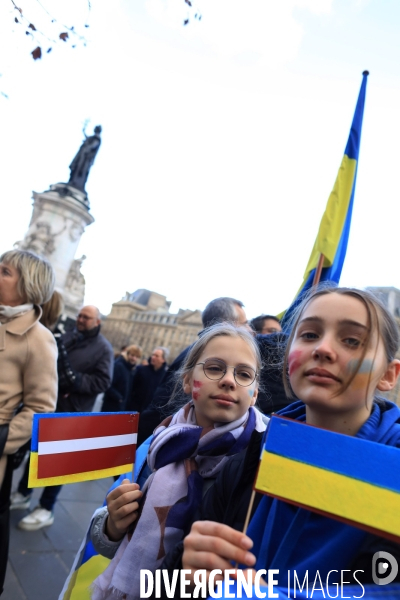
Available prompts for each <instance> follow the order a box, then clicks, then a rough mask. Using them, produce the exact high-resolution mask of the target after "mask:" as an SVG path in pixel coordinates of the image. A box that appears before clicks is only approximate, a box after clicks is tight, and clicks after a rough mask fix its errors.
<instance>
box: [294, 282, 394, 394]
mask: <svg viewBox="0 0 400 600" xmlns="http://www.w3.org/2000/svg"><path fill="white" fill-rule="evenodd" d="M326 294H339V295H343V296H351V297H352V298H356V299H357V300H359V301H360V302H362V304H363V305H364V306H365V308H366V311H367V320H368V322H367V327H368V332H367V336H366V338H365V340H364V344H363V349H362V352H361V356H360V358H359V360H358V363H357V367H356V369H355V370H354V372H353V373H352V374H351V376H350V377H349V378H348V379H347V380H346V381H344V383H343V385H342V386H341V388H340V389H339V391H338V393H337V395H339V394H342V393H343V392H344V391H345V390H347V388H348V387H349V385H350V384H351V382H352V381H353V379H354V378H355V376H356V375H357V373H358V371H359V369H360V367H361V364H362V362H363V360H364V357H365V354H366V353H367V351H368V348H369V347H370V343H371V339H372V336H373V334H374V332H375V331H376V333H377V345H376V349H375V355H374V360H375V357H376V352H377V350H378V344H379V340H382V342H383V345H384V348H385V354H386V360H387V361H388V363H390V362H392V360H393V359H394V358H395V356H396V352H397V350H398V348H399V343H400V336H399V328H398V325H397V323H396V321H395V320H394V318H393V317H392V315H391V314H390V313H389V311H388V310H387V308H386V307H385V306H384V304H382V302H381V301H380V300H378V298H376V296H374V295H373V294H371V292H368V291H366V290H358V289H356V288H345V287H337V288H335V287H316V288H312V289H311V290H310V292H309V293H308V294H307V295H306V296H305V298H304V299H303V300H302V302H301V304H300V305H299V307H298V308H297V310H296V312H295V314H294V316H293V320H292V327H291V333H290V335H289V339H288V341H287V346H286V352H285V358H284V362H283V385H284V388H285V392H286V394H287V396H288V397H289V398H293V396H294V395H293V391H292V389H291V386H290V381H289V378H288V356H289V352H290V347H291V345H292V342H293V339H294V336H295V334H296V330H297V326H298V324H299V321H300V319H301V316H302V314H303V313H304V311H305V309H306V308H307V306H309V304H310V303H311V302H312V301H313V300H314V299H315V298H318V297H320V296H325V295H326ZM370 377H371V374H370ZM368 386H369V381H368V385H367V389H368Z"/></svg>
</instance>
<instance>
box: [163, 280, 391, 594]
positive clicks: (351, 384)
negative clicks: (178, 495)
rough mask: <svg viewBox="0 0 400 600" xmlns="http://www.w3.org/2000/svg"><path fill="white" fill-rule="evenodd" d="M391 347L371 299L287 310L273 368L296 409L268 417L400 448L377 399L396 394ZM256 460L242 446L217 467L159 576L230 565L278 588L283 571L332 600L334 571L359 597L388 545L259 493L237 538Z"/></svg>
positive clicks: (316, 297) (340, 291)
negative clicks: (197, 514) (323, 585)
mask: <svg viewBox="0 0 400 600" xmlns="http://www.w3.org/2000/svg"><path fill="white" fill-rule="evenodd" d="M398 347H399V328H398V325H397V323H396V322H395V321H394V319H393V318H392V316H391V315H390V314H389V313H388V311H387V310H386V308H385V307H384V306H383V305H382V304H381V303H380V302H379V301H378V300H377V299H376V298H375V297H374V296H373V295H372V294H370V293H368V292H365V291H361V290H356V289H347V288H328V289H327V288H325V289H324V288H322V289H317V290H313V291H312V292H311V294H310V295H309V296H308V297H307V298H306V299H305V300H304V301H303V303H302V304H301V305H300V307H299V309H298V311H297V315H296V317H295V319H294V324H293V326H292V331H291V335H290V337H289V339H288V345H287V349H286V356H285V361H284V368H283V377H284V381H285V385H286V386H287V391H288V393H290V394H291V396H292V398H298V399H299V400H298V401H296V402H294V403H293V404H291V405H290V406H288V407H287V408H285V409H283V410H282V411H280V412H279V413H278V414H280V415H282V416H285V417H287V418H290V419H294V420H297V421H302V422H305V423H308V424H310V425H313V426H316V427H321V428H324V429H327V430H330V431H333V432H337V433H341V434H345V435H350V436H354V437H357V438H360V439H364V440H369V441H372V442H375V443H377V442H378V443H382V444H387V445H390V446H394V447H397V448H400V409H399V407H398V406H396V405H395V404H393V403H392V402H389V401H388V400H385V399H384V398H379V397H378V394H379V393H380V392H381V393H384V392H389V391H390V390H392V389H393V388H394V387H395V385H396V382H397V379H398V375H399V370H400V361H399V360H397V359H396V358H395V356H396V353H397V351H398ZM323 451H324V450H323V449H321V452H323ZM259 456H260V446H258V447H256V448H255V450H253V451H252V456H250V447H249V449H248V450H247V453H246V455H245V456H244V457H243V458H239V457H233V458H232V459H231V460H230V461H229V462H228V463H227V465H226V466H225V467H224V469H223V471H222V472H221V474H220V475H219V476H218V478H217V481H216V483H215V485H214V486H213V488H212V489H211V490H210V492H209V493H208V494H207V496H206V497H205V499H204V502H203V503H202V511H201V512H202V518H203V519H204V521H197V522H195V523H194V524H193V526H192V529H191V532H190V534H189V535H188V536H187V537H186V538H185V541H184V551H183V554H182V551H181V552H180V556H179V557H177V556H176V555H175V556H172V555H170V556H169V557H168V558H169V560H166V561H164V563H163V565H162V567H161V568H163V569H173V568H175V569H178V568H183V569H190V570H192V577H193V574H194V572H195V571H196V570H198V569H207V570H212V569H221V570H222V572H223V571H224V570H226V569H231V568H232V564H235V563H236V564H238V563H239V564H241V565H243V566H245V567H249V568H253V569H255V570H257V571H258V570H259V569H277V570H279V575H277V577H280V578H281V579H280V580H279V584H280V585H281V586H283V587H285V586H287V585H288V583H287V582H288V579H287V573H288V571H289V572H290V573H292V577H293V572H296V574H297V577H298V580H299V581H300V582H303V581H304V579H305V577H306V576H307V575H308V580H309V581H311V582H313V581H315V580H316V577H320V578H321V579H320V580H322V581H323V582H326V581H327V578H329V581H330V585H331V590H332V591H334V590H335V585H337V584H340V578H341V572H342V573H344V582H345V583H346V582H347V583H353V585H354V586H357V593H356V597H359V596H360V594H362V592H363V590H362V588H361V587H360V585H359V582H362V583H371V582H372V576H373V574H372V568H373V567H372V565H373V556H374V555H375V553H377V552H380V551H384V552H385V551H387V552H389V553H391V554H392V555H393V556H394V557H395V558H396V559H397V560H398V561H400V546H399V545H398V544H396V543H394V542H391V541H389V540H386V539H383V538H380V537H378V536H377V535H374V534H372V533H368V532H367V531H365V530H363V529H358V528H356V527H353V526H351V525H348V524H346V523H342V522H339V521H336V520H333V519H330V518H328V517H327V516H323V515H320V514H317V513H315V512H311V511H308V510H306V509H304V508H299V507H296V506H293V505H291V504H289V503H287V502H283V501H282V500H278V499H274V498H272V497H270V496H261V495H260V494H257V495H256V502H255V507H256V508H255V511H254V510H253V516H252V519H251V521H250V525H249V528H248V530H247V535H244V534H243V533H241V530H242V529H243V523H244V520H245V515H246V511H247V507H248V504H249V497H250V493H251V488H252V486H253V483H254V480H255V476H256V470H257V468H258V464H259ZM396 476H397V474H396V473H393V477H394V478H395V477H396ZM312 493H313V490H312V489H311V488H310V494H312ZM384 510H385V506H382V511H384ZM235 529H237V530H235ZM172 563H173V564H172ZM329 573H330V575H329ZM222 577H223V576H222ZM222 577H221V578H222ZM396 581H398V578H397V579H396ZM319 589H320V587H319ZM342 594H343V597H350V595H349V594H350V592H348V593H347V594H346V591H342ZM328 595H329V594H328ZM162 597H164V596H162ZM292 597H293V596H292ZM318 597H319V596H318Z"/></svg>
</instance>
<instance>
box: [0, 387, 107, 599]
mask: <svg viewBox="0 0 400 600" xmlns="http://www.w3.org/2000/svg"><path fill="white" fill-rule="evenodd" d="M101 401H102V394H101V395H100V396H99V397H98V398H97V400H96V403H95V406H94V407H93V411H94V412H95V411H97V410H100V406H101ZM23 467H24V465H22V466H21V467H20V468H19V469H18V470H17V471H15V473H14V479H13V489H12V491H15V490H16V488H17V486H18V481H19V478H20V477H21V475H22V470H23ZM113 482H114V480H113V478H112V477H108V478H107V479H98V480H96V481H85V482H83V483H74V484H69V485H65V486H64V487H63V488H62V490H61V492H60V495H59V497H58V500H57V502H56V505H55V508H54V517H55V518H54V523H53V525H51V526H50V527H44V528H43V529H40V530H39V531H22V530H20V529H17V523H18V521H19V520H20V519H22V518H23V517H24V516H25V515H27V514H28V511H27V510H13V511H11V539H10V552H9V560H8V567H7V575H6V581H5V587H4V592H3V594H2V596H1V600H57V599H58V596H59V594H60V592H61V590H62V587H63V585H64V582H65V579H66V578H67V575H68V573H69V571H70V568H71V565H72V563H73V560H74V558H75V555H76V552H77V550H78V548H79V546H80V544H81V542H82V539H83V536H84V534H85V532H86V529H87V527H88V525H89V522H90V518H91V516H92V514H93V512H94V511H95V509H96V508H98V507H99V506H100V505H101V504H102V503H103V500H104V498H105V495H106V492H107V490H108V489H109V487H110V486H111V485H112V484H113ZM41 491H42V490H41V489H40V488H38V489H36V490H35V491H34V492H33V497H32V502H31V507H32V508H35V506H37V504H38V503H39V502H38V499H39V497H40V494H41Z"/></svg>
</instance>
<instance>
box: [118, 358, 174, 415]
mask: <svg viewBox="0 0 400 600" xmlns="http://www.w3.org/2000/svg"><path fill="white" fill-rule="evenodd" d="M166 369H167V365H166V364H165V363H164V365H163V366H162V367H160V368H159V369H157V371H156V370H155V369H154V367H153V365H139V366H137V367H136V369H135V371H134V373H133V377H132V389H131V394H130V397H129V399H128V401H127V403H126V406H125V410H137V411H138V412H142V411H144V410H145V408H147V407H148V406H149V404H150V402H151V401H152V399H153V395H154V392H155V391H156V388H157V386H158V385H159V383H160V382H161V379H162V377H163V375H164V373H165V370H166ZM139 426H140V420H139Z"/></svg>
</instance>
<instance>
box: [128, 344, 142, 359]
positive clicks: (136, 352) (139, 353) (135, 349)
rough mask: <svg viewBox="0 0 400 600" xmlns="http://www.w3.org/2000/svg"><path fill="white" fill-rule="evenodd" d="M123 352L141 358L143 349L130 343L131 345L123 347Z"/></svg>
mask: <svg viewBox="0 0 400 600" xmlns="http://www.w3.org/2000/svg"><path fill="white" fill-rule="evenodd" d="M124 352H125V353H126V354H133V356H137V358H142V354H143V350H142V349H141V347H140V346H136V345H135V344H132V345H131V346H128V347H127V348H125V350H124Z"/></svg>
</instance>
